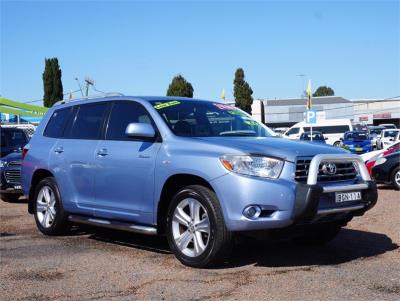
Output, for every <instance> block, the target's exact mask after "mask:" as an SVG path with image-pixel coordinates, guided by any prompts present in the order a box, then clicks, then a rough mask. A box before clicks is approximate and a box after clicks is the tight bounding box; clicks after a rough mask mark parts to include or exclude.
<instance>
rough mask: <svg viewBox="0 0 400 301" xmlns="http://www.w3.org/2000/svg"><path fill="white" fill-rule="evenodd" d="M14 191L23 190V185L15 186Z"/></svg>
mask: <svg viewBox="0 0 400 301" xmlns="http://www.w3.org/2000/svg"><path fill="white" fill-rule="evenodd" d="M14 189H18V190H21V189H22V187H21V185H15V186H14Z"/></svg>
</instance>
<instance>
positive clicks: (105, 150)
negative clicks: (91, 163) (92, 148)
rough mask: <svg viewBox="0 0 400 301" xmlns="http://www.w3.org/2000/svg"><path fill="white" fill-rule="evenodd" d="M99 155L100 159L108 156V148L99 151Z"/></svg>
mask: <svg viewBox="0 0 400 301" xmlns="http://www.w3.org/2000/svg"><path fill="white" fill-rule="evenodd" d="M97 155H98V156H100V157H104V156H107V155H108V152H107V149H106V148H101V149H99V150H98V151H97Z"/></svg>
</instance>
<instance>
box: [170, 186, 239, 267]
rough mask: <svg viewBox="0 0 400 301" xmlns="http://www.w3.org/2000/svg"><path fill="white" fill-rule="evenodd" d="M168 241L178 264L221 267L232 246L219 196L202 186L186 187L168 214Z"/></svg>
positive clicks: (177, 195)
mask: <svg viewBox="0 0 400 301" xmlns="http://www.w3.org/2000/svg"><path fill="white" fill-rule="evenodd" d="M167 238H168V243H169V246H170V248H171V250H172V252H173V253H174V254H175V256H176V257H177V258H178V260H179V261H181V262H182V263H183V264H185V265H188V266H192V267H207V266H211V265H214V264H217V263H220V262H221V261H223V260H224V259H226V258H227V256H228V255H229V253H230V250H231V247H232V242H233V239H232V233H231V232H229V231H228V230H227V229H226V227H225V222H224V219H223V216H222V210H221V207H220V205H219V201H218V199H217V196H216V195H215V193H214V192H213V191H212V190H210V189H208V188H206V187H203V186H199V185H193V186H188V187H185V188H184V189H182V190H180V191H179V192H178V193H177V194H176V195H175V197H174V198H173V200H172V202H171V204H170V206H169V210H168V218H167Z"/></svg>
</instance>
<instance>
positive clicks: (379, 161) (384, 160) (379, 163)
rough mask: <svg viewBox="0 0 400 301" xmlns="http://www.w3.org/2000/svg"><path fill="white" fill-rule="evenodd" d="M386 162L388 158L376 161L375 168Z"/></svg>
mask: <svg viewBox="0 0 400 301" xmlns="http://www.w3.org/2000/svg"><path fill="white" fill-rule="evenodd" d="M385 162H386V158H384V157H380V158H379V159H378V160H376V161H375V165H374V166H377V165H381V164H383V163H385Z"/></svg>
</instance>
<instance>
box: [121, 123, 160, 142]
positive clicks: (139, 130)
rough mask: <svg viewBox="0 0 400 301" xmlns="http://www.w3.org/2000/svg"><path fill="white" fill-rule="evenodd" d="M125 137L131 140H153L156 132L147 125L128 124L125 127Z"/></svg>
mask: <svg viewBox="0 0 400 301" xmlns="http://www.w3.org/2000/svg"><path fill="white" fill-rule="evenodd" d="M125 135H126V136H128V137H131V138H154V137H155V136H156V131H155V130H154V128H153V126H152V125H151V124H149V123H130V124H128V126H127V127H126V130H125Z"/></svg>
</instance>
